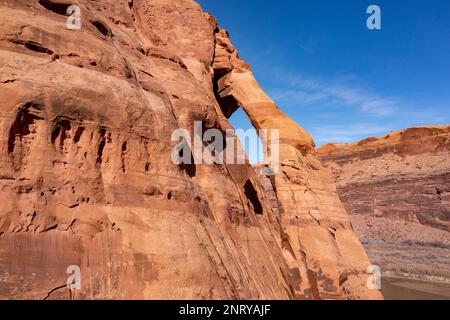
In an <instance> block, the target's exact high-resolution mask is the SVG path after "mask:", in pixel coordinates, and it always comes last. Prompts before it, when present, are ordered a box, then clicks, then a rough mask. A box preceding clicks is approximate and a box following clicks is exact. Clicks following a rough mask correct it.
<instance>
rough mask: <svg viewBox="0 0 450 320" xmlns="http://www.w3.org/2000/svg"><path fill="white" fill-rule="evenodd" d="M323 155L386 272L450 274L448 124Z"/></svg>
mask: <svg viewBox="0 0 450 320" xmlns="http://www.w3.org/2000/svg"><path fill="white" fill-rule="evenodd" d="M317 152H318V153H319V155H320V156H319V158H320V159H321V161H322V162H323V163H324V164H325V166H326V167H328V168H330V169H331V171H332V174H333V176H334V179H335V181H336V184H337V189H338V193H339V196H340V198H341V200H342V202H343V203H344V206H345V207H346V209H347V212H348V213H349V214H350V215H351V217H352V221H353V223H354V225H355V228H356V231H357V234H358V236H359V238H360V240H361V241H363V243H364V244H365V247H366V250H368V253H369V256H370V257H371V259H372V262H374V263H380V265H382V266H383V267H384V269H385V270H386V271H393V272H397V273H415V274H424V275H430V276H433V275H435V276H439V277H446V278H449V279H450V268H449V266H450V264H449V259H448V257H450V126H430V127H418V128H411V129H406V130H403V131H399V132H392V133H390V134H389V135H387V136H385V137H382V138H369V139H365V140H363V141H360V142H357V143H353V144H349V145H336V144H329V145H324V146H322V147H321V148H319V149H318V151H317ZM419 251H420V252H419ZM431 256H433V257H434V258H430V257H431ZM436 257H437V258H436Z"/></svg>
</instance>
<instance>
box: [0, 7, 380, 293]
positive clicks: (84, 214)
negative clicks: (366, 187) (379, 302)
mask: <svg viewBox="0 0 450 320" xmlns="http://www.w3.org/2000/svg"><path fill="white" fill-rule="evenodd" d="M73 3H76V4H77V5H79V7H80V8H81V22H82V27H81V30H69V29H67V28H66V21H67V16H66V15H65V12H66V10H67V7H68V6H69V5H70V4H73ZM0 70H1V72H0V97H1V99H0V199H1V203H0V298H1V299H11V298H12V299H22V298H26V299H55V298H59V299H93V298H94V299H95V298H102V299H105V298H106V299H110V298H114V299H118V298H127V299H156V298H166V299H184V298H191V299H212V298H214V299H223V298H231V299H269V298H270V299H294V298H304V299H313V298H315V299H319V298H349V299H358V298H381V295H380V293H379V292H378V291H373V290H368V289H367V287H366V280H367V275H366V268H367V266H368V265H369V264H370V263H369V260H368V258H367V256H366V254H365V252H364V250H363V248H362V246H361V244H360V243H359V241H358V240H357V238H356V236H355V234H354V232H353V230H352V227H351V224H350V221H349V218H348V216H347V214H346V212H345V210H344V208H343V207H342V205H341V203H340V201H339V199H338V197H337V194H336V190H335V188H334V186H333V184H332V183H331V181H330V177H329V175H328V174H327V172H326V171H324V169H323V168H322V166H321V164H320V163H319V162H318V160H317V158H316V157H315V153H314V148H313V142H312V139H311V138H310V137H309V136H308V134H307V133H306V132H305V131H304V130H303V129H301V128H300V127H299V126H298V125H297V124H296V123H295V122H293V121H292V120H291V119H289V118H288V117H287V116H286V115H284V114H283V113H281V112H280V111H279V110H278V108H277V107H276V106H275V104H274V103H273V102H272V101H271V100H270V98H268V97H267V96H266V95H265V93H264V92H263V91H262V90H261V89H260V87H259V86H258V84H257V82H256V80H255V79H254V77H253V75H252V74H251V72H250V69H249V67H248V66H247V65H246V64H245V63H244V62H243V61H242V60H240V59H239V57H238V55H237V53H236V50H235V49H234V48H233V47H232V45H231V43H230V41H229V39H228V36H227V34H226V32H225V31H224V30H221V29H219V28H217V25H216V22H215V19H214V18H213V17H211V16H210V15H209V14H206V13H204V12H203V11H202V9H201V8H200V6H199V5H198V4H196V3H195V2H194V1H192V0H178V1H173V0H103V1H93V0H92V1H90V0H78V1H72V0H70V1H69V0H40V1H29V0H15V1H7V0H0ZM238 107H243V108H244V109H245V111H246V112H247V114H248V115H249V117H250V118H251V120H252V122H253V124H254V125H255V127H256V128H258V129H259V128H280V130H281V133H280V136H281V144H282V145H281V162H282V167H281V170H280V173H279V174H278V175H276V176H275V177H274V179H273V181H274V189H275V192H276V197H277V198H278V202H279V208H280V217H281V218H278V215H277V213H276V212H274V209H273V208H272V206H271V204H270V202H269V199H268V198H267V197H266V195H265V192H264V189H263V187H262V185H261V183H260V181H259V179H258V177H257V175H256V174H255V173H254V171H253V170H252V168H251V167H250V166H249V165H248V164H247V165H194V164H192V165H180V166H177V165H175V164H173V163H172V161H171V153H172V150H173V148H174V146H175V145H176V143H177V142H173V141H171V134H172V132H173V131H174V130H175V129H178V128H183V129H188V130H189V131H191V132H192V131H193V126H194V121H202V123H203V126H204V128H205V129H208V128H216V129H219V130H221V131H225V130H226V129H230V128H231V126H230V124H229V123H228V121H227V117H228V116H229V115H231V113H232V112H233V110H235V109H236V108H238ZM272 197H273V195H272ZM73 265H75V266H79V267H80V270H81V283H80V284H81V289H79V290H69V289H68V288H67V287H66V286H65V284H66V281H67V278H68V276H69V275H68V274H67V273H66V271H67V268H68V267H69V266H73Z"/></svg>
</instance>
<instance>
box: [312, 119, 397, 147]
mask: <svg viewBox="0 0 450 320" xmlns="http://www.w3.org/2000/svg"><path fill="white" fill-rule="evenodd" d="M390 131H391V129H390V128H389V127H385V126H378V125H373V124H372V125H371V124H367V123H358V124H352V125H345V126H337V125H335V126H322V127H317V128H314V129H313V130H311V134H312V136H313V137H314V140H315V142H316V144H317V145H318V146H319V145H322V144H324V143H351V142H355V141H358V140H361V139H365V138H368V137H373V136H384V135H386V134H388V133H389V132H390Z"/></svg>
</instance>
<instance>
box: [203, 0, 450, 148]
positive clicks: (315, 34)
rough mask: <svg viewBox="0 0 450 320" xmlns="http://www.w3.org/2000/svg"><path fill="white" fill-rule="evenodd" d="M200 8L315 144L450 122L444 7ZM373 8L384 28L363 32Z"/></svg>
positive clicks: (217, 4) (305, 0)
mask: <svg viewBox="0 0 450 320" xmlns="http://www.w3.org/2000/svg"><path fill="white" fill-rule="evenodd" d="M197 1H198V2H199V3H200V5H201V6H202V7H203V9H204V10H205V11H208V12H211V13H212V14H214V15H215V16H216V17H217V19H218V21H219V25H220V26H221V27H223V28H225V29H227V30H228V31H229V32H230V36H231V40H232V42H233V44H234V45H235V47H236V48H237V49H238V51H239V54H240V56H241V57H242V58H243V59H244V60H245V61H247V62H248V63H249V64H250V66H251V67H252V70H253V73H254V74H255V76H256V78H257V80H258V81H259V82H260V84H261V86H262V87H263V89H264V90H265V91H266V92H267V93H268V94H269V95H270V96H271V97H272V99H274V100H275V102H276V103H277V105H278V106H279V107H280V108H281V110H283V111H284V112H285V113H287V114H288V115H289V116H290V117H292V118H293V119H294V120H295V121H297V123H299V124H300V125H301V126H302V127H304V128H305V129H306V130H308V131H309V132H310V134H311V135H312V137H313V138H314V140H315V141H316V144H317V145H321V144H323V143H328V142H340V143H348V142H353V141H357V140H360V139H363V138H366V137H369V136H379V135H385V134H387V133H388V132H389V131H392V130H400V129H404V128H407V127H411V126H419V125H431V124H448V123H450V1H448V0H432V1H424V0H411V1H407V0H374V1H365V0H278V1H272V0H267V1H261V0H245V1H244V0H227V1H224V0H197ZM371 4H376V5H378V6H379V7H380V8H381V19H382V29H381V30H372V31H371V30H368V29H367V27H366V20H367V18H368V17H369V15H368V14H366V10H367V7H368V6H369V5H371ZM231 122H232V124H233V125H234V126H235V128H237V127H239V128H248V127H249V123H248V121H247V120H246V119H245V116H244V114H243V113H242V112H238V113H236V114H235V115H233V116H232V118H231Z"/></svg>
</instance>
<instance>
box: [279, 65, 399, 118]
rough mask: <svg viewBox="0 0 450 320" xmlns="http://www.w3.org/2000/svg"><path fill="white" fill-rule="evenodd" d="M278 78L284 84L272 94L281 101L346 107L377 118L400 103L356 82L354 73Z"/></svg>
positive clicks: (388, 112)
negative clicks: (326, 79) (327, 76)
mask: <svg viewBox="0 0 450 320" xmlns="http://www.w3.org/2000/svg"><path fill="white" fill-rule="evenodd" d="M277 78H278V79H279V80H280V82H281V83H284V84H286V87H284V88H278V89H273V90H271V94H272V96H273V98H274V99H275V100H276V101H278V102H279V103H282V104H284V103H290V104H292V103H294V104H298V105H303V106H305V105H313V104H318V103H320V104H321V105H330V106H345V107H351V108H355V109H357V110H359V111H360V112H362V113H364V114H368V115H372V116H376V117H386V116H390V115H392V114H394V113H395V112H396V111H397V106H398V104H399V101H398V99H396V98H393V97H388V96H384V95H381V94H377V93H375V92H373V91H372V90H371V89H369V88H365V87H364V86H362V85H360V84H358V83H357V78H356V76H353V75H349V76H345V77H340V78H339V79H331V80H329V81H323V80H318V79H314V78H307V77H303V76H298V75H295V76H293V75H289V74H280V73H278V75H277ZM323 111H325V110H323Z"/></svg>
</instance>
